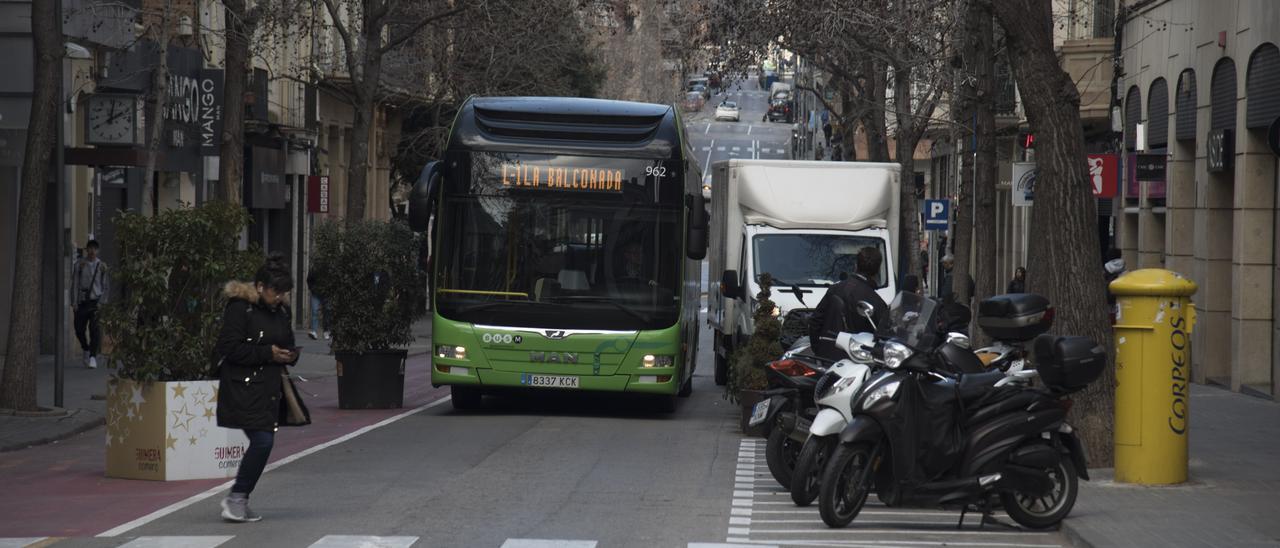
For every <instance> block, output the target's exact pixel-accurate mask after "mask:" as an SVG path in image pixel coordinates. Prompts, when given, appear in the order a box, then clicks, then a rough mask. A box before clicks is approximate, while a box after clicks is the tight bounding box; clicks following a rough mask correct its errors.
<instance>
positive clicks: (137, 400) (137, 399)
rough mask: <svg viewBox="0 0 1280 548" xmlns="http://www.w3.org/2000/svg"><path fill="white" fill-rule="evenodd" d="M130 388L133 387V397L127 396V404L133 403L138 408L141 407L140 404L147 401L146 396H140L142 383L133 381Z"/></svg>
mask: <svg viewBox="0 0 1280 548" xmlns="http://www.w3.org/2000/svg"><path fill="white" fill-rule="evenodd" d="M132 388H133V397H132V398H129V404H130V405H135V406H137V407H138V408H139V409H141V408H142V404H144V403H147V398H145V397H143V396H142V385H141V384H136V383H135V384H134V385H133V387H132Z"/></svg>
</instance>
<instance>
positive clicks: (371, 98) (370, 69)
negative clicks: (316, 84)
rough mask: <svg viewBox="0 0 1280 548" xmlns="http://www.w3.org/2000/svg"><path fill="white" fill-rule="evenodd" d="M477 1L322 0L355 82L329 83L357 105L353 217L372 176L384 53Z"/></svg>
mask: <svg viewBox="0 0 1280 548" xmlns="http://www.w3.org/2000/svg"><path fill="white" fill-rule="evenodd" d="M471 1H472V0H450V1H448V2H446V5H445V6H442V7H436V6H435V5H434V4H437V2H422V3H416V2H406V1H405V0H321V2H322V3H323V4H324V7H325V9H326V10H327V12H328V14H329V19H330V21H329V22H328V23H329V24H331V25H332V26H333V29H334V30H335V31H336V32H337V33H338V36H339V38H340V39H341V41H342V46H343V51H342V56H341V58H342V61H343V63H344V65H345V68H346V72H347V77H348V78H349V79H350V84H349V85H333V84H330V85H329V86H328V87H329V88H330V89H332V90H334V91H337V92H339V93H341V94H343V95H345V96H346V97H347V98H348V99H350V102H351V105H352V107H353V109H352V110H353V118H354V120H353V123H352V143H351V147H350V151H349V153H348V154H349V155H348V170H349V173H348V178H347V196H346V207H347V220H348V222H355V221H359V220H361V219H363V218H364V216H365V198H366V196H365V192H366V191H365V189H366V187H367V184H368V178H369V166H370V161H371V160H370V157H369V133H370V130H371V129H372V127H373V119H374V109H375V107H376V105H377V104H378V101H379V99H380V90H381V85H382V69H383V58H384V57H385V56H386V55H387V53H389V52H391V51H393V50H395V49H396V48H398V47H400V46H401V45H402V44H404V43H405V42H407V41H408V40H409V39H411V38H413V37H414V36H415V35H417V34H418V33H419V32H421V31H422V30H423V29H425V28H427V27H428V26H429V25H431V24H433V23H436V22H438V21H443V20H446V19H449V18H451V17H454V16H455V15H458V14H460V13H462V12H463V11H465V10H466V9H467V8H468V7H469V6H470V3H471Z"/></svg>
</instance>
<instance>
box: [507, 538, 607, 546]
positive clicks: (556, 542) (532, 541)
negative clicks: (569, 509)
mask: <svg viewBox="0 0 1280 548" xmlns="http://www.w3.org/2000/svg"><path fill="white" fill-rule="evenodd" d="M502 548H596V541H594V540H561V539H541V538H509V539H507V541H506V542H504V543H502Z"/></svg>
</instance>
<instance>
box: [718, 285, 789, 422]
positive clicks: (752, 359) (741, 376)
mask: <svg viewBox="0 0 1280 548" xmlns="http://www.w3.org/2000/svg"><path fill="white" fill-rule="evenodd" d="M772 285H773V277H772V276H770V275H769V274H768V273H765V274H762V275H761V276H760V293H758V294H757V295H756V309H755V311H754V312H752V315H751V316H752V320H753V323H754V324H755V330H754V331H752V333H751V338H750V339H749V340H748V341H747V344H746V345H744V346H742V347H741V348H739V349H738V351H737V352H734V354H733V357H732V361H731V362H730V363H729V382H728V383H727V385H726V391H727V393H728V397H729V399H730V400H731V401H736V402H737V403H738V405H739V406H740V407H741V410H742V416H741V422H740V425H741V428H742V432H743V433H744V434H746V435H749V436H752V435H757V436H758V435H763V430H764V425H763V424H761V425H756V426H755V427H754V428H752V427H749V426H748V424H747V423H748V422H749V421H750V419H751V411H752V408H754V407H755V404H756V403H759V402H760V401H761V400H763V399H764V390H765V388H767V387H768V381H767V380H766V377H765V372H764V368H765V366H767V365H768V363H769V362H771V361H773V360H776V359H778V356H780V355H782V344H781V343H780V342H778V340H779V337H780V336H781V335H782V323H781V322H779V321H778V318H777V317H775V316H774V315H773V309H774V308H775V307H776V306H777V305H775V304H774V303H773V301H772V300H771V299H770V298H769V297H770V296H772V294H773V293H772V292H771V291H770V287H771V286H772Z"/></svg>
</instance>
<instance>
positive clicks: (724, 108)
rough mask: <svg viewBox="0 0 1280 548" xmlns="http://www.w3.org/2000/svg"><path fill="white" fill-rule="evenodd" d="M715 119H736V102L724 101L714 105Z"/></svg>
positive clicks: (735, 120)
mask: <svg viewBox="0 0 1280 548" xmlns="http://www.w3.org/2000/svg"><path fill="white" fill-rule="evenodd" d="M716 119H717V120H733V121H734V122H737V121H738V103H735V102H733V101H725V102H723V103H720V106H718V107H716Z"/></svg>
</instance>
